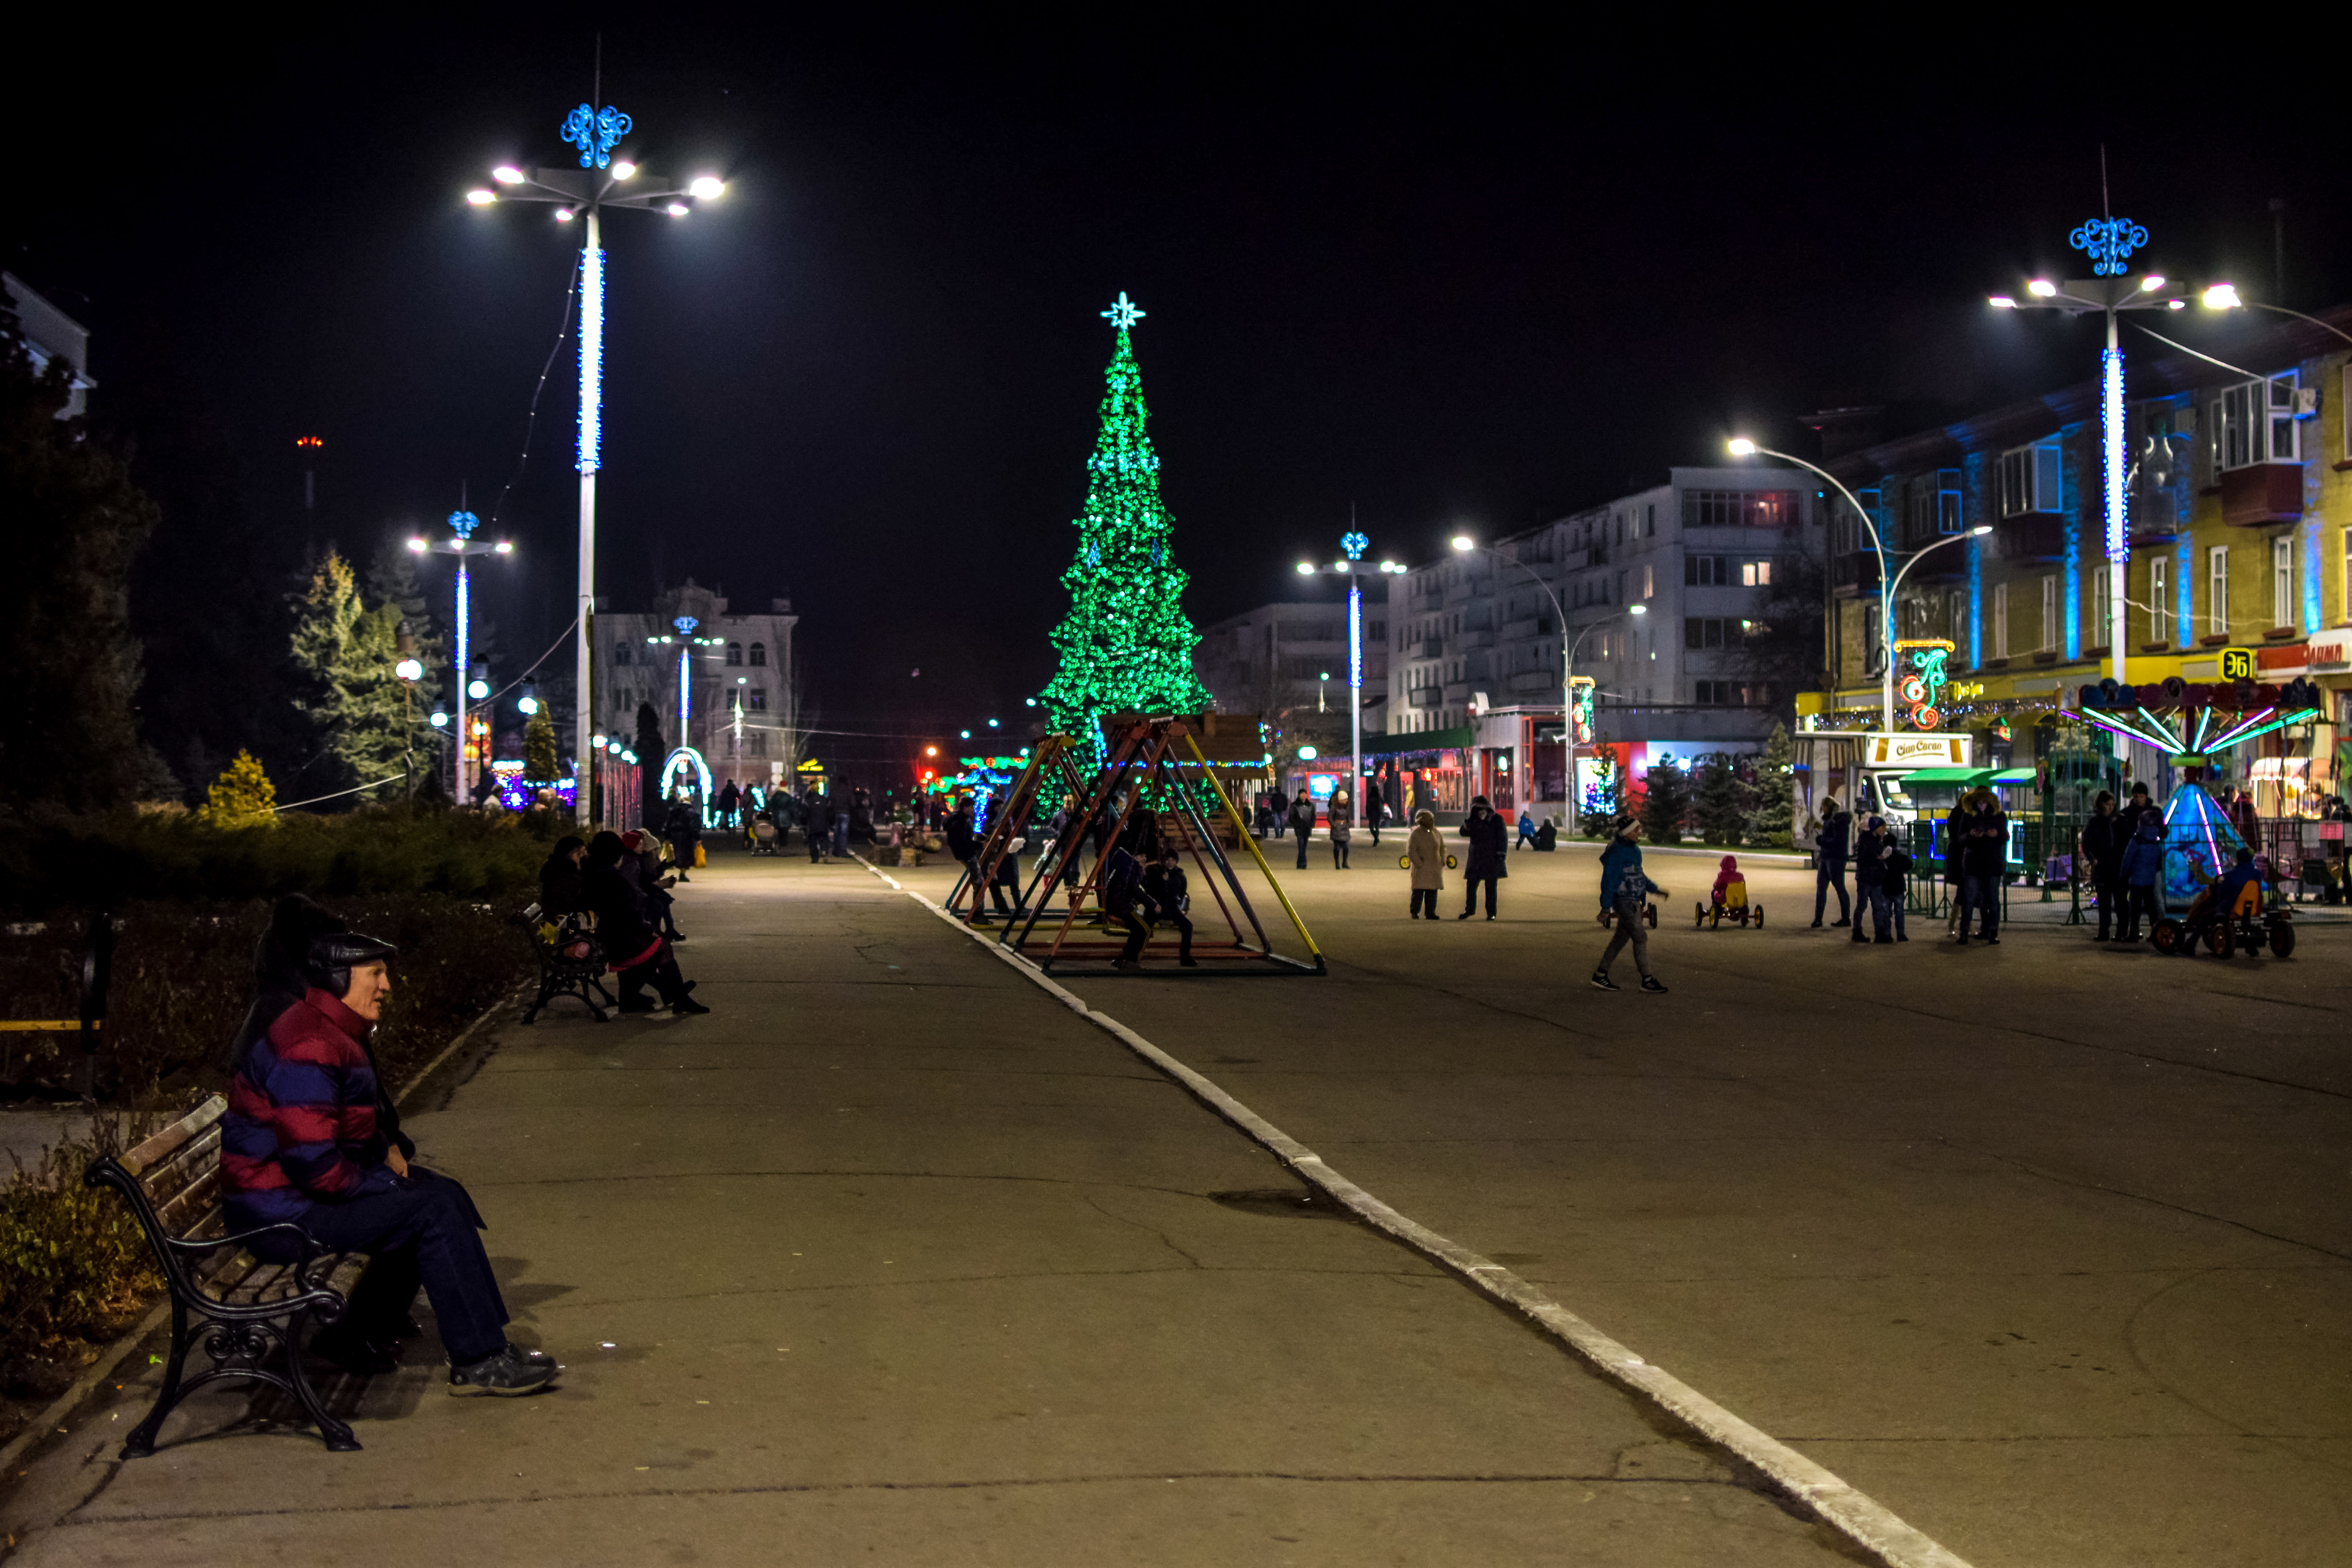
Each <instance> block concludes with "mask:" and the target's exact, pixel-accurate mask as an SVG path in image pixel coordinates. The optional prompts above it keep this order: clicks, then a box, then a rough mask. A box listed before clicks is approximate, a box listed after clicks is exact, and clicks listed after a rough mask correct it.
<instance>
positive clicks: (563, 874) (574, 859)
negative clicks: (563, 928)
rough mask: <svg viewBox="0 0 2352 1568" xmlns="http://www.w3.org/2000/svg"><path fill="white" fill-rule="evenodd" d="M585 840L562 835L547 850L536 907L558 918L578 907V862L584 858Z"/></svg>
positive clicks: (541, 871) (547, 915) (586, 853)
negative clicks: (553, 845)
mask: <svg viewBox="0 0 2352 1568" xmlns="http://www.w3.org/2000/svg"><path fill="white" fill-rule="evenodd" d="M587 855H588V843H587V840H585V839H583V838H581V837H576V836H574V835H572V834H569V833H567V834H565V835H564V836H563V837H561V838H559V839H557V840H556V841H555V847H554V848H553V849H551V850H550V851H549V852H548V856H547V863H546V864H545V865H543V866H541V868H539V910H540V913H541V914H542V915H545V916H546V917H547V918H548V919H549V920H551V921H560V920H562V918H563V917H564V916H566V915H568V914H571V913H572V912H573V911H574V910H577V909H579V908H580V862H581V861H582V860H583V859H585V858H587Z"/></svg>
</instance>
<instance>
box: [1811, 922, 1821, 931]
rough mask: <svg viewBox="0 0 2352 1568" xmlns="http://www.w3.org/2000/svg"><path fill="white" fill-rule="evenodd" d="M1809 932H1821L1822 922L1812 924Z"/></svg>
mask: <svg viewBox="0 0 2352 1568" xmlns="http://www.w3.org/2000/svg"><path fill="white" fill-rule="evenodd" d="M1821 929H1822V922H1821V921H1814V922H1813V923H1812V926H1811V930H1813V931H1819V930H1821Z"/></svg>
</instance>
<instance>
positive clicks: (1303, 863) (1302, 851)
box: [1298, 827, 1308, 871]
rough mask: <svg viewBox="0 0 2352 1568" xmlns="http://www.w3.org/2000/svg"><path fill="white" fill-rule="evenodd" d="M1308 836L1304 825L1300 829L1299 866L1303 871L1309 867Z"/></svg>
mask: <svg viewBox="0 0 2352 1568" xmlns="http://www.w3.org/2000/svg"><path fill="white" fill-rule="evenodd" d="M1307 837H1308V835H1307V830H1306V829H1305V828H1303V827H1302V828H1300V829H1299V830H1298V868H1299V869H1300V870H1302V871H1304V870H1305V869H1307Z"/></svg>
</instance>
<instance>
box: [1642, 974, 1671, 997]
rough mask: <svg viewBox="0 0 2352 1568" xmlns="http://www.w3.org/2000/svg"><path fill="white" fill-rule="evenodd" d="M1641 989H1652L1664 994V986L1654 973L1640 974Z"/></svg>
mask: <svg viewBox="0 0 2352 1568" xmlns="http://www.w3.org/2000/svg"><path fill="white" fill-rule="evenodd" d="M1642 989H1643V990H1644V991H1654V992H1656V993H1657V994H1659V995H1661V996H1663V995H1664V994H1666V988H1665V986H1664V984H1661V983H1660V982H1659V980H1658V977H1657V976H1656V975H1654V974H1644V975H1643V976H1642Z"/></svg>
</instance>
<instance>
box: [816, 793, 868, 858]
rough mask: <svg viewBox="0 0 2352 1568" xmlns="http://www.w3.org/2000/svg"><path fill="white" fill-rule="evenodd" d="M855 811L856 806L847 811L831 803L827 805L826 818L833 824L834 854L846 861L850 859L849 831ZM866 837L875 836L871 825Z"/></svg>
mask: <svg viewBox="0 0 2352 1568" xmlns="http://www.w3.org/2000/svg"><path fill="white" fill-rule="evenodd" d="M855 810H856V808H855V807H854V806H853V807H851V808H849V809H847V810H845V809H844V808H842V807H841V806H838V805H834V804H833V803H832V802H830V801H828V802H826V803H825V811H826V816H827V817H828V819H829V820H830V821H831V822H832V824H833V852H834V854H835V856H837V857H838V858H842V859H847V858H849V830H850V827H851V826H853V824H852V820H851V819H852V816H853V814H854V812H855ZM866 835H867V837H872V836H873V827H872V826H871V825H870V824H869V825H868V826H867V828H866Z"/></svg>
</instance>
